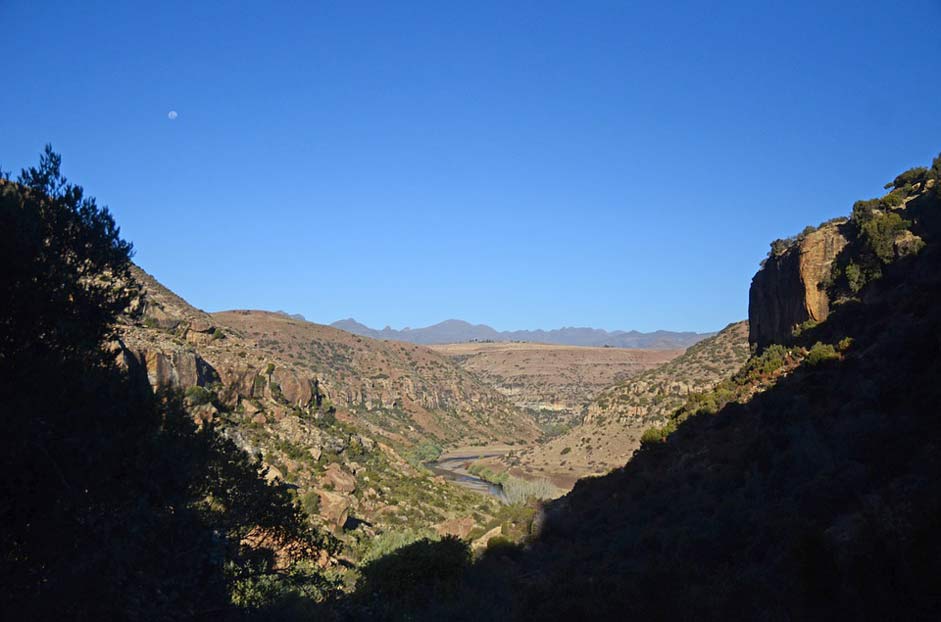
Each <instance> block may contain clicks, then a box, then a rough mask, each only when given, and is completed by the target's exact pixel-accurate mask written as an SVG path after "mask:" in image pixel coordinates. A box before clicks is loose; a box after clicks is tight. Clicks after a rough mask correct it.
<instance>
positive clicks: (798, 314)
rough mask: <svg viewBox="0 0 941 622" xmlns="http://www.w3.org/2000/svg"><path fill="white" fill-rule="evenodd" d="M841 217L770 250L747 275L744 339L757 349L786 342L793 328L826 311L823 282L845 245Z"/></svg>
mask: <svg viewBox="0 0 941 622" xmlns="http://www.w3.org/2000/svg"><path fill="white" fill-rule="evenodd" d="M844 228H845V221H840V222H835V223H828V224H825V225H823V226H822V227H820V228H819V229H816V230H814V231H810V232H808V233H806V234H804V235H801V236H799V237H798V238H797V239H796V240H794V241H793V242H792V243H791V244H790V245H788V246H787V247H786V248H784V249H783V250H781V251H779V252H775V253H772V255H771V256H770V257H768V259H767V261H765V264H764V266H763V267H762V268H761V270H759V271H758V273H757V274H755V277H754V278H753V279H752V283H751V289H750V290H749V294H748V326H749V335H748V339H749V341H750V342H751V343H752V344H755V345H757V347H758V349H763V348H765V347H767V346H769V345H771V344H772V343H785V342H787V341H788V340H789V339H790V338H791V335H792V333H793V331H794V328H795V327H797V326H799V325H801V324H803V323H804V322H807V321H813V322H822V321H823V320H825V319H827V316H828V315H829V313H830V300H829V298H828V296H827V292H826V286H827V284H828V283H829V280H830V275H831V271H832V268H833V262H834V260H836V258H837V256H838V255H839V254H840V252H841V251H842V250H843V249H844V248H845V247H846V245H847V243H848V240H847V236H846V233H845V231H844Z"/></svg>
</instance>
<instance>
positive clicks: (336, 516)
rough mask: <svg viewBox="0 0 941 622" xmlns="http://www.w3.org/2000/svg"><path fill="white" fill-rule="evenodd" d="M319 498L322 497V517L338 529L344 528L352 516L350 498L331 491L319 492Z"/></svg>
mask: <svg viewBox="0 0 941 622" xmlns="http://www.w3.org/2000/svg"><path fill="white" fill-rule="evenodd" d="M317 496H319V497H320V516H322V517H323V519H324V520H325V521H327V523H328V524H330V525H332V526H334V527H336V528H338V529H339V528H341V527H343V525H344V524H345V523H346V519H347V518H348V517H349V515H350V499H349V497H347V496H345V495H342V494H340V493H337V492H331V491H329V490H318V491H317Z"/></svg>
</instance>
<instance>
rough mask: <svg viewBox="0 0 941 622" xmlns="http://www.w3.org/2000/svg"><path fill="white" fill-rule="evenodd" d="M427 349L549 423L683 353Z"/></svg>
mask: <svg viewBox="0 0 941 622" xmlns="http://www.w3.org/2000/svg"><path fill="white" fill-rule="evenodd" d="M429 347H431V348H432V349H433V350H435V351H437V352H440V353H442V354H446V355H448V356H450V357H451V358H452V359H453V360H454V361H455V362H457V363H458V364H459V365H460V366H461V367H462V368H464V369H465V370H467V371H469V372H471V373H472V374H474V375H475V376H477V377H478V378H480V379H482V380H483V381H484V382H486V383H487V384H488V385H490V386H492V387H495V388H496V389H497V390H498V391H499V392H500V393H502V394H503V395H505V396H506V397H507V398H508V399H509V400H510V401H512V402H513V403H514V404H516V405H517V406H519V407H520V408H525V409H528V410H531V411H533V412H534V413H535V416H536V417H537V419H539V420H540V421H541V422H543V423H549V424H569V423H575V422H577V421H578V420H580V419H581V418H582V416H583V415H584V414H585V412H586V411H587V408H588V404H589V403H590V402H591V400H592V399H593V398H595V397H596V396H597V395H598V393H600V392H601V391H602V390H604V389H606V388H608V387H610V386H612V385H614V384H616V383H618V382H621V381H623V380H625V379H627V378H630V377H632V376H635V375H637V374H639V373H641V372H643V371H644V370H647V369H650V368H652V367H656V366H657V365H660V364H662V363H664V362H666V361H669V360H670V359H672V358H674V357H676V356H678V355H679V354H681V353H682V350H631V349H627V348H587V347H578V346H557V345H549V344H542V343H502V342H501V343H455V344H447V345H435V346H429Z"/></svg>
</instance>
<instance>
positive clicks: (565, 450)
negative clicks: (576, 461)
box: [559, 447, 572, 456]
mask: <svg viewBox="0 0 941 622" xmlns="http://www.w3.org/2000/svg"><path fill="white" fill-rule="evenodd" d="M570 451H572V448H571V447H565V448H564V449H563V450H562V452H561V453H560V454H559V455H561V456H564V455H565V454H567V453H569V452H570Z"/></svg>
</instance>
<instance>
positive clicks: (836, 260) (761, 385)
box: [349, 156, 941, 620]
mask: <svg viewBox="0 0 941 622" xmlns="http://www.w3.org/2000/svg"><path fill="white" fill-rule="evenodd" d="M888 187H892V188H893V191H892V192H891V193H890V194H889V195H886V197H883V198H881V199H875V200H873V201H870V202H860V203H857V205H856V206H854V215H853V218H852V219H850V220H849V221H847V223H844V224H843V228H842V230H841V235H845V236H846V240H845V243H844V244H841V245H839V248H838V249H837V250H836V251H835V255H834V256H833V257H832V258H829V259H826V262H827V263H828V264H829V266H830V267H829V268H828V274H829V276H828V277H827V278H826V279H825V280H824V283H823V286H822V287H818V283H819V282H820V280H819V276H817V275H819V274H820V273H821V271H819V270H818V271H801V270H798V271H797V273H796V274H794V273H789V272H788V270H790V268H788V267H784V268H782V267H781V266H780V265H778V263H777V262H778V258H781V257H783V256H784V255H786V254H788V253H800V251H801V248H802V244H804V243H805V242H806V240H807V238H808V237H810V236H811V235H812V233H813V231H816V230H817V229H816V228H814V229H813V230H811V231H808V232H805V234H803V236H801V237H799V238H795V239H793V240H789V241H785V244H784V245H783V247H782V246H779V245H775V246H774V247H773V250H772V255H771V256H770V257H769V260H768V261H767V262H766V263H765V265H764V266H763V269H762V272H760V273H759V275H758V276H756V279H755V282H754V284H753V289H754V288H756V287H757V288H765V291H768V287H769V286H770V287H777V291H780V292H782V293H783V294H782V297H780V298H776V297H774V296H762V298H763V300H764V302H763V304H761V305H752V309H751V312H750V315H751V317H750V318H749V319H750V320H751V321H754V320H755V319H756V318H758V317H759V316H762V317H773V318H778V320H776V321H775V323H773V324H772V325H773V326H777V327H778V328H776V329H774V330H778V331H779V332H778V333H776V334H775V333H774V332H773V330H772V331H769V332H762V331H763V329H761V330H760V331H759V332H758V333H755V332H753V333H752V334H753V336H754V335H756V334H757V335H759V336H761V339H759V343H758V344H757V345H758V346H759V347H760V348H761V351H760V353H758V354H756V355H755V356H754V357H753V358H751V359H750V360H749V361H748V362H747V363H746V364H745V365H744V366H743V368H742V369H741V370H740V371H739V372H738V373H736V374H735V375H734V376H733V377H732V378H731V379H729V380H726V381H724V382H722V383H720V384H719V385H718V386H717V387H716V388H715V389H714V390H712V391H709V392H706V393H702V394H697V395H694V396H692V397H691V399H690V400H689V401H688V402H687V404H686V405H685V406H684V407H683V408H681V409H680V410H678V411H677V412H675V413H674V414H673V415H671V416H670V417H669V418H668V421H667V423H666V424H665V425H664V426H662V427H661V428H660V429H659V432H658V433H657V434H650V435H648V436H647V437H646V438H645V442H644V443H643V445H642V447H641V449H640V451H639V452H638V453H637V454H636V455H635V456H634V457H633V458H632V459H631V461H630V462H629V463H628V464H627V465H626V466H624V467H623V468H621V469H618V470H617V471H614V472H612V473H611V474H609V475H607V476H605V477H601V478H595V479H586V480H583V481H580V482H579V483H578V484H577V485H576V486H575V488H574V489H573V490H572V492H571V493H569V494H568V495H567V496H565V497H563V498H561V499H559V500H558V501H555V502H552V503H550V504H549V505H548V506H547V507H546V509H545V517H544V520H543V521H542V523H541V525H540V526H539V527H538V528H537V531H538V535H536V536H534V537H533V538H532V539H531V540H530V541H529V542H528V543H527V544H525V545H524V546H503V547H494V548H493V550H491V551H489V552H488V554H487V555H485V556H484V558H483V559H482V560H480V561H478V562H477V563H475V564H464V565H463V566H459V568H458V570H457V571H455V572H453V573H452V575H451V577H452V578H451V580H450V581H449V582H448V583H447V585H446V589H448V590H450V591H451V592H452V595H451V596H450V597H449V598H448V599H447V601H446V602H442V601H441V600H436V601H433V602H428V601H423V602H419V604H418V605H417V606H416V605H415V604H414V603H412V604H407V603H406V602H405V601H403V598H405V597H406V596H407V595H409V594H410V592H409V591H408V589H407V588H408V584H407V582H403V583H402V584H399V585H398V586H397V588H398V591H397V592H396V593H392V592H390V591H388V590H384V589H383V588H384V584H383V582H382V579H383V577H381V576H372V575H370V574H369V572H367V573H366V576H367V577H369V578H372V579H373V580H372V583H366V584H365V585H363V595H362V596H361V597H360V600H359V601H357V600H356V599H354V600H353V601H351V602H350V603H349V611H350V612H351V613H352V614H354V615H358V614H359V612H361V611H363V609H362V607H363V606H366V607H374V608H375V609H374V610H373V612H374V613H375V611H376V610H378V611H380V612H383V613H387V614H390V615H391V616H392V617H396V616H398V615H400V613H401V611H402V610H403V608H404V609H411V610H412V611H417V616H416V617H419V618H425V619H436V618H440V617H447V618H450V619H468V620H470V619H480V618H489V619H520V620H529V619H548V620H571V619H625V618H633V617H636V618H637V619H670V620H675V619H710V620H713V619H714V620H728V619H749V620H754V619H764V620H788V619H859V620H886V619H900V620H902V619H904V620H916V619H917V620H930V619H935V618H936V614H937V611H938V610H939V607H941V591H939V590H938V585H937V577H938V576H941V562H939V560H941V537H939V535H938V533H939V532H938V529H939V527H941V523H939V516H941V479H939V473H941V452H939V450H941V447H939V443H941V419H939V417H938V416H937V411H938V407H937V405H938V403H939V401H941V384H939V383H938V381H937V380H938V378H939V377H941V341H939V339H938V335H939V334H941V307H939V303H941V252H939V251H941V249H939V246H938V239H939V237H938V236H939V232H941V192H939V188H941V156H939V158H938V159H936V160H935V162H934V163H933V167H932V168H931V169H913V171H909V172H907V173H905V174H903V175H900V176H899V177H898V178H896V180H895V181H894V182H892V183H890V184H889V186H888ZM811 243H812V242H811ZM831 248H834V247H831ZM793 265H795V266H799V262H795V263H794V264H793ZM850 266H857V269H858V271H857V269H853V268H850ZM774 273H777V274H778V275H779V276H780V277H781V278H783V279H786V281H785V282H787V283H791V284H794V283H796V284H797V285H798V286H799V287H796V288H795V287H791V286H787V287H779V286H778V285H777V283H781V282H782V281H780V280H778V278H777V277H775V276H773V274H774ZM808 291H810V292H812V295H813V296H817V297H819V296H826V298H827V304H826V305H825V307H824V306H823V305H819V306H817V307H816V309H818V313H817V315H816V319H814V321H813V322H809V323H808V322H807V317H806V315H807V311H806V309H807V308H808V307H806V306H804V304H805V303H804V300H806V298H804V296H806V294H805V292H808ZM794 296H796V297H798V298H797V299H796V300H795V299H794V298H793V297H794ZM753 300H754V297H753ZM824 308H825V311H819V310H822V309H824ZM792 309H797V310H798V311H797V312H796V313H793V314H792V315H788V314H791V313H792V312H791V311H790V310H792ZM800 309H805V311H801V310H800ZM759 322H760V320H759ZM765 325H766V326H767V324H765ZM768 335H771V338H770V339H769V340H767V341H763V342H762V340H763V339H765V338H766V337H767V336H768ZM440 552H441V554H442V555H443V556H448V553H447V551H446V550H445V549H444V547H442V549H441V551H440ZM410 554H411V553H410V552H409V551H404V550H403V551H400V552H399V554H398V558H399V561H400V563H405V560H408V559H409V555H410ZM425 555H426V556H428V553H425ZM449 558H450V559H455V558H456V557H455V556H454V555H450V556H449ZM377 572H378V569H377ZM443 589H445V588H443ZM372 590H375V591H372ZM376 598H379V599H381V600H376Z"/></svg>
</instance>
